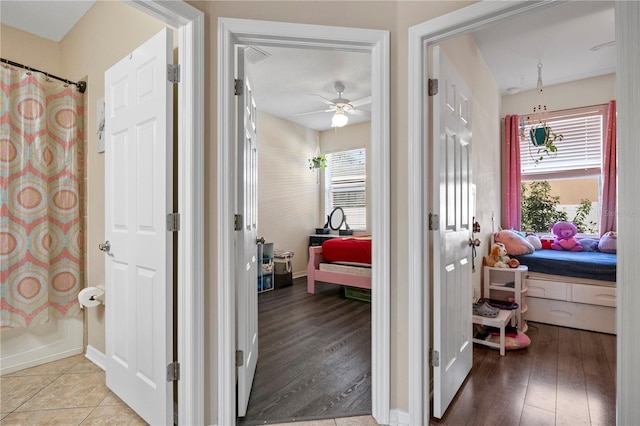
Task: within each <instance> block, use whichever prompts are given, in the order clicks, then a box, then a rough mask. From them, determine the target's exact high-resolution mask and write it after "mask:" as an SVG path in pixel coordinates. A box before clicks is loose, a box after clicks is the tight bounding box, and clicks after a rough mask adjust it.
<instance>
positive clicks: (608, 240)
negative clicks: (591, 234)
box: [598, 231, 618, 253]
mask: <svg viewBox="0 0 640 426" xmlns="http://www.w3.org/2000/svg"><path fill="white" fill-rule="evenodd" d="M617 244H618V236H617V234H616V231H609V232H605V234H604V235H603V236H602V237H600V241H599V242H598V250H600V251H601V252H603V253H615V252H616V249H617V247H616V246H617Z"/></svg>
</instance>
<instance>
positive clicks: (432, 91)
mask: <svg viewBox="0 0 640 426" xmlns="http://www.w3.org/2000/svg"><path fill="white" fill-rule="evenodd" d="M437 94H438V79H437V78H430V79H429V96H434V95H437Z"/></svg>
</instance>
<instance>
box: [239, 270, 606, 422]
mask: <svg viewBox="0 0 640 426" xmlns="http://www.w3.org/2000/svg"><path fill="white" fill-rule="evenodd" d="M316 292H317V294H315V295H309V294H307V293H306V279H305V278H300V279H296V280H294V285H293V287H285V288H282V289H277V290H274V291H272V292H267V293H263V294H260V296H259V339H260V341H259V352H260V356H259V358H258V367H257V370H256V376H255V379H254V382H253V390H252V393H251V399H250V401H249V408H248V412H247V416H246V417H244V418H242V419H239V421H238V424H241V425H256V424H265V423H277V422H289V421H294V420H297V421H302V420H310V419H325V418H334V417H346V416H358V415H363V414H370V413H371V352H370V351H371V305H370V304H369V303H366V302H360V301H357V300H352V299H346V298H344V296H343V295H342V289H341V287H339V286H335V285H331V284H319V285H317V286H316ZM529 325H530V328H529V331H528V333H527V334H528V335H529V337H530V338H531V345H530V346H529V347H528V348H527V349H521V350H515V351H507V355H506V356H504V357H501V356H500V354H499V353H498V351H497V350H495V349H491V348H488V347H486V346H481V345H474V349H473V368H472V370H471V373H470V375H469V377H467V379H466V381H465V382H464V384H463V386H462V388H461V389H460V391H459V392H458V394H457V396H456V397H455V398H454V400H453V402H452V403H451V405H450V407H449V409H448V410H447V412H446V414H445V416H444V417H443V418H442V419H440V420H439V419H432V421H431V423H432V424H433V425H448V426H458V425H487V426H489V425H491V426H494V425H496V426H497V425H505V426H512V425H536V426H539V425H558V426H559V425H571V426H579V425H615V400H616V396H615V392H616V389H615V375H616V336H614V335H609V334H602V333H594V332H589V331H583V330H575V329H570V328H564V327H556V326H552V325H547V324H540V323H531V322H530V323H529Z"/></svg>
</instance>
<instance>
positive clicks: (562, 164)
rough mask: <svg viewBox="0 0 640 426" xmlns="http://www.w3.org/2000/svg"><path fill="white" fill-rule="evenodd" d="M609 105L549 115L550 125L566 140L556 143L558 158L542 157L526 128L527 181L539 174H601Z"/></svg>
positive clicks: (524, 165) (524, 169) (522, 156)
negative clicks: (590, 171)
mask: <svg viewBox="0 0 640 426" xmlns="http://www.w3.org/2000/svg"><path fill="white" fill-rule="evenodd" d="M605 117H606V105H598V106H595V107H589V108H580V109H574V110H567V111H559V112H552V113H549V114H548V115H547V117H546V122H547V124H548V126H549V127H550V128H551V129H552V131H553V132H554V133H556V134H561V135H562V136H563V139H562V140H561V141H559V142H556V146H557V148H558V151H557V155H556V156H555V157H554V156H548V155H544V159H543V160H542V161H540V162H539V163H538V164H536V163H535V159H536V158H538V157H540V155H541V154H539V153H538V147H536V146H534V145H533V144H532V143H531V138H530V137H529V130H530V129H531V125H526V126H524V132H523V133H524V137H523V134H521V135H520V165H521V170H522V175H523V178H525V177H535V175H539V174H549V173H558V172H570V171H575V170H588V169H591V170H593V171H594V172H595V173H600V169H601V167H602V145H603V136H604V135H603V131H604V130H603V129H604V120H605Z"/></svg>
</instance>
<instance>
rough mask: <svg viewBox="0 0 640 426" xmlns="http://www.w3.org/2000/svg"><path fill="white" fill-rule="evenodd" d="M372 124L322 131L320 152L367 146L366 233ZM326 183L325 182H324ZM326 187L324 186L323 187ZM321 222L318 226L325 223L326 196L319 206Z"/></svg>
mask: <svg viewBox="0 0 640 426" xmlns="http://www.w3.org/2000/svg"><path fill="white" fill-rule="evenodd" d="M370 145H371V126H370V124H369V123H361V124H354V125H352V126H346V127H341V128H339V129H331V130H325V131H323V132H320V152H322V153H323V154H329V153H331V152H335V151H342V150H346V149H357V148H365V150H366V163H367V164H366V173H367V180H366V191H365V192H366V195H365V196H366V200H367V229H366V230H365V232H364V233H366V234H370V233H371V151H370V150H369V147H370ZM322 183H323V184H324V182H322ZM323 188H324V187H323ZM319 208H320V210H319V214H320V222H322V223H320V222H318V226H322V225H324V222H325V221H326V215H325V213H324V212H325V205H324V197H323V196H322V197H321V200H320V206H319Z"/></svg>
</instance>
